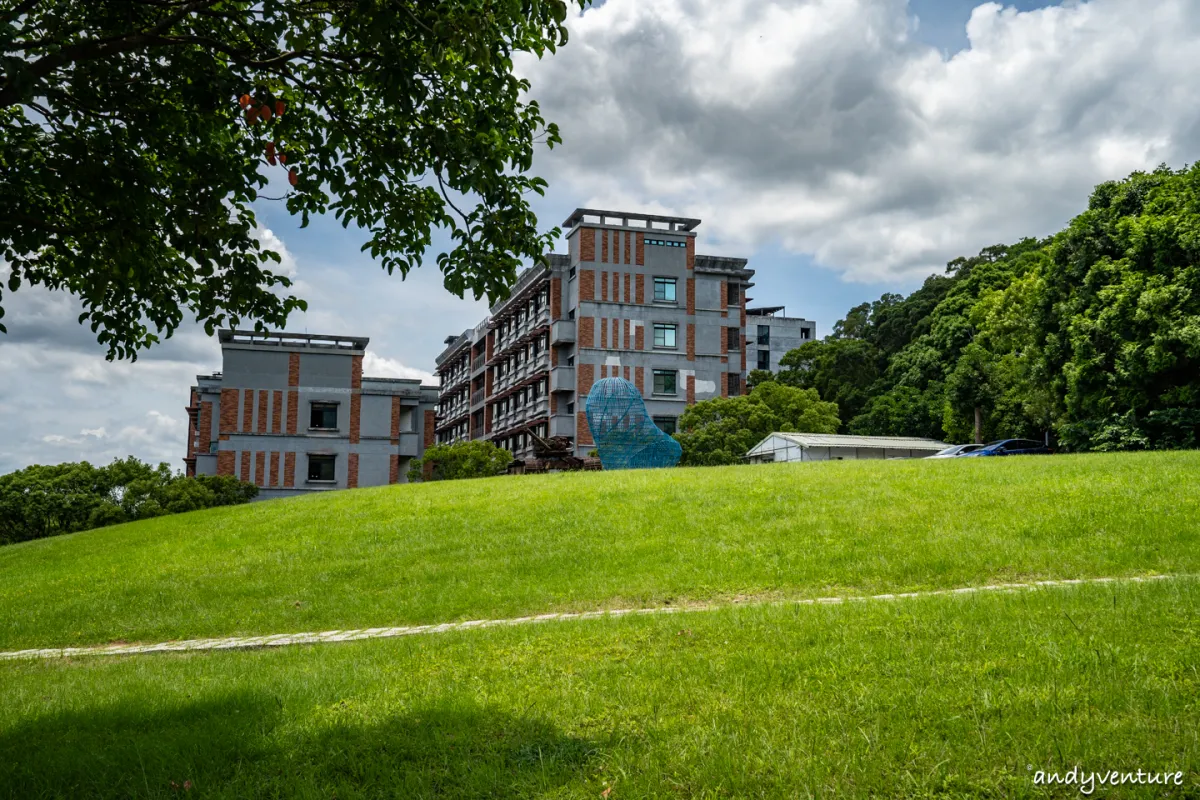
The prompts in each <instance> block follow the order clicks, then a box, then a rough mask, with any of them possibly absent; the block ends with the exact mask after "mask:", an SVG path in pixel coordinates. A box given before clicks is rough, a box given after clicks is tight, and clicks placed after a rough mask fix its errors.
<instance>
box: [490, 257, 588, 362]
mask: <svg viewBox="0 0 1200 800" xmlns="http://www.w3.org/2000/svg"><path fill="white" fill-rule="evenodd" d="M595 300H596V271H595V270H592V269H581V270H579V302H581V303H582V302H585V301H586V302H589V303H590V302H594V301H595ZM488 342H489V344H490V342H491V339H489V340H488ZM488 357H489V358H491V353H488Z"/></svg>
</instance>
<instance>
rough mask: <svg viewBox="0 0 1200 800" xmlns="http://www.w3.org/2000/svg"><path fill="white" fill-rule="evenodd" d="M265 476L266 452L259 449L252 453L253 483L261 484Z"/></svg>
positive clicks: (264, 481)
mask: <svg viewBox="0 0 1200 800" xmlns="http://www.w3.org/2000/svg"><path fill="white" fill-rule="evenodd" d="M266 477H267V453H266V451H265V450H259V451H258V452H256V453H255V454H254V485H255V486H263V485H264V484H265V483H266V480H265V479H266Z"/></svg>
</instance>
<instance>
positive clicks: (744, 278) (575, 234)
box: [436, 208, 754, 458]
mask: <svg viewBox="0 0 1200 800" xmlns="http://www.w3.org/2000/svg"><path fill="white" fill-rule="evenodd" d="M699 224H700V220H698V219H688V218H685V217H666V216H658V215H654V214H638V213H634V212H628V211H600V210H595V209H585V208H579V209H576V210H575V211H574V212H573V213H572V214H571V216H569V217H568V218H567V220H566V221H565V222H564V223H563V229H564V231H565V236H566V240H567V246H568V252H567V254H565V255H563V254H552V255H549V256H547V257H546V259H545V263H543V264H538V265H536V266H533V267H530V268H529V269H527V270H526V271H525V272H523V273H522V274H521V275H520V276H519V277H518V279H517V281H516V283H515V284H514V285H513V287H512V290H511V293H510V294H509V297H508V299H507V300H504V301H503V302H500V303H498V304H496V305H495V306H493V307H492V308H491V309H490V313H489V315H488V317H487V318H486V319H484V320H482V321H481V322H480V323H479V324H478V325H476V326H475V327H474V328H472V329H470V330H466V331H463V332H462V333H461V334H459V335H457V336H452V337H449V338H448V339H447V340H446V349H445V350H443V351H442V353H441V355H439V356H438V358H437V373H438V375H439V376H440V378H441V392H440V396H439V400H438V415H437V426H436V431H437V439H438V441H439V442H455V441H462V440H465V439H489V440H491V441H494V442H495V443H496V444H498V445H500V446H501V447H505V448H507V449H509V450H511V451H512V452H513V454H514V456H516V457H518V458H526V457H528V456H530V455H531V454H532V440H531V439H530V437H529V436H528V433H529V432H530V431H532V432H534V433H536V434H538V435H539V436H567V437H571V438H572V439H573V440H574V444H575V452H576V454H577V455H586V454H587V451H588V450H589V449H591V447H592V446H593V442H592V439H591V435H590V433H589V431H588V427H587V420H586V418H585V416H584V401H585V400H586V399H587V395H588V392H589V391H590V390H591V387H592V384H593V383H594V382H595V381H597V380H599V379H600V378H606V377H622V378H625V379H627V380H629V381H631V382H632V383H633V384H634V385H636V386H637V387H638V390H639V391H641V392H642V395H643V397H644V398H645V399H646V407H647V410H648V411H649V412H650V415H651V416H652V417H653V418H654V420H655V422H656V423H657V424H658V425H659V427H660V428H662V429H664V430H666V431H668V432H673V431H674V428H675V421H676V419H677V418H678V417H679V415H680V414H681V413H682V412H683V409H684V408H685V407H686V406H688V405H690V404H693V403H695V402H697V401H699V400H705V399H708V398H712V397H725V396H730V395H739V394H741V393H742V388H743V377H742V376H743V373H744V369H745V363H746V362H745V347H746V341H745V338H744V337H743V335H742V332H743V330H744V329H745V327H746V302H745V297H746V294H745V290H746V289H747V288H748V287H750V286H752V285H753V284H751V283H750V278H751V277H752V276H753V275H754V272H753V270H749V269H747V268H746V259H744V258H726V257H720V256H706V255H698V254H697V253H696V236H697V234H696V231H695V229H696V227H697V226H698V225H699Z"/></svg>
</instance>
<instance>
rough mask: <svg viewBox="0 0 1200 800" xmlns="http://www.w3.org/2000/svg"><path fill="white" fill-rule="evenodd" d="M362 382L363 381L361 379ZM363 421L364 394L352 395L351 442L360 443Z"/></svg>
mask: <svg viewBox="0 0 1200 800" xmlns="http://www.w3.org/2000/svg"><path fill="white" fill-rule="evenodd" d="M360 383H361V381H360ZM361 423H362V395H361V394H352V395H350V444H358V434H359V430H360V428H361Z"/></svg>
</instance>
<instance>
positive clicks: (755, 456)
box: [746, 432, 948, 464]
mask: <svg viewBox="0 0 1200 800" xmlns="http://www.w3.org/2000/svg"><path fill="white" fill-rule="evenodd" d="M947 446H948V445H946V443H945V442H939V441H936V440H934V439H919V438H911V439H910V438H907V437H900V436H844V435H842V434H836V433H782V432H781V433H772V434H771V435H770V436H768V437H766V438H765V439H763V440H762V441H761V442H759V443H758V444H756V445H755V446H754V447H752V448H751V449H750V452H748V453H746V460H747V461H749V462H750V463H751V464H770V463H772V462H777V461H850V460H857V459H870V458H874V459H880V458H925V457H926V456H931V455H933V454H934V453H936V452H938V451H939V450H944V449H945V448H946V447H947Z"/></svg>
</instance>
